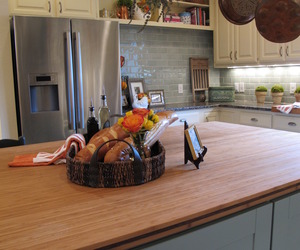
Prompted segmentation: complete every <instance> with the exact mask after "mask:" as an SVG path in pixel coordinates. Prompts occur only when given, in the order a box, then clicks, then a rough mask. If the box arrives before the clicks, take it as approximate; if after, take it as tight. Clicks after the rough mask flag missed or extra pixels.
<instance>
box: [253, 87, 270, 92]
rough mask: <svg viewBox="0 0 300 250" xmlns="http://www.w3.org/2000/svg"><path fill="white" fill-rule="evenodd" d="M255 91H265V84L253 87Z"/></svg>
mask: <svg viewBox="0 0 300 250" xmlns="http://www.w3.org/2000/svg"><path fill="white" fill-rule="evenodd" d="M255 91H256V92H267V91H268V89H267V88H266V87H265V86H258V87H256V89H255Z"/></svg>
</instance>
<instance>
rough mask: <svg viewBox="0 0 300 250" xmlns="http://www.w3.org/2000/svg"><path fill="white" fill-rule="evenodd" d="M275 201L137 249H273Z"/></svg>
mask: <svg viewBox="0 0 300 250" xmlns="http://www.w3.org/2000/svg"><path fill="white" fill-rule="evenodd" d="M271 224H272V204H271V203H269V204H267V205H264V206H261V207H258V208H256V209H252V210H249V211H247V212H243V213H240V214H238V215H234V216H231V217H228V218H225V219H222V220H219V221H217V222H214V223H211V224H209V225H204V226H200V227H196V228H193V229H190V230H187V231H185V232H182V233H179V234H176V235H174V236H169V237H166V238H164V239H162V240H158V241H155V242H152V243H149V244H146V245H143V246H140V247H137V248H135V249H148V250H160V249H161V250H165V249H172V250H176V249H178V250H182V249H187V250H189V249H205V250H216V249H218V250H241V249H243V250H253V249H255V250H266V249H270V242H271Z"/></svg>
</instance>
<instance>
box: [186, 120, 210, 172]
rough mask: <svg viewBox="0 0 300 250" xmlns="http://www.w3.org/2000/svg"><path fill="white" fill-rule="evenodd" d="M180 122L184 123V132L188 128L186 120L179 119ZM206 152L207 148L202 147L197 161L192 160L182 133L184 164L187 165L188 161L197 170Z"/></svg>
mask: <svg viewBox="0 0 300 250" xmlns="http://www.w3.org/2000/svg"><path fill="white" fill-rule="evenodd" d="M180 121H181V122H184V130H186V129H187V128H188V127H189V126H188V124H187V122H186V120H184V119H181V120H180ZM206 152H207V148H206V147H205V146H203V151H202V152H201V153H198V155H199V157H198V159H196V160H194V159H193V156H192V153H191V150H190V147H189V143H188V141H187V139H186V136H185V133H184V164H187V162H188V161H190V162H192V163H193V164H194V165H195V166H196V167H197V169H199V164H200V162H201V161H204V159H203V158H204V155H205V154H206Z"/></svg>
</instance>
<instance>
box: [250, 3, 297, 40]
mask: <svg viewBox="0 0 300 250" xmlns="http://www.w3.org/2000/svg"><path fill="white" fill-rule="evenodd" d="M255 22H256V27H257V30H258V31H259V33H260V34H261V35H262V36H263V37H264V38H265V39H267V40H269V41H271V42H274V43H286V42H290V41H292V40H294V39H296V38H297V37H298V36H299V35H300V0H260V1H259V3H258V5H257V8H256V11H255Z"/></svg>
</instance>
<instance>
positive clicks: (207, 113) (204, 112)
mask: <svg viewBox="0 0 300 250" xmlns="http://www.w3.org/2000/svg"><path fill="white" fill-rule="evenodd" d="M176 114H177V116H178V120H177V121H175V122H174V123H172V124H171V126H180V125H181V126H183V122H182V121H181V120H186V122H187V123H188V125H189V126H191V125H192V124H197V123H202V122H209V121H218V119H219V113H218V110H217V109H213V108H204V109H192V110H185V111H176Z"/></svg>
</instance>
